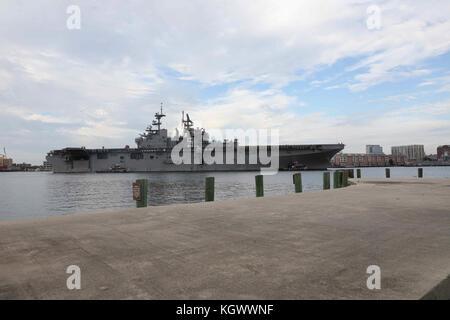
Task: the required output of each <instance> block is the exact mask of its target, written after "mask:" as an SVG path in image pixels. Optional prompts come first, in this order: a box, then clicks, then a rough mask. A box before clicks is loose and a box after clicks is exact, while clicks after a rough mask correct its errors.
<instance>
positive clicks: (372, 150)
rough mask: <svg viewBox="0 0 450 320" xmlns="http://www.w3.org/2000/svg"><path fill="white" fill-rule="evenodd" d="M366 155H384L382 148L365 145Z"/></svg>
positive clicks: (374, 145)
mask: <svg viewBox="0 0 450 320" xmlns="http://www.w3.org/2000/svg"><path fill="white" fill-rule="evenodd" d="M366 153H367V154H380V155H384V153H383V147H382V146H380V145H378V144H368V145H366Z"/></svg>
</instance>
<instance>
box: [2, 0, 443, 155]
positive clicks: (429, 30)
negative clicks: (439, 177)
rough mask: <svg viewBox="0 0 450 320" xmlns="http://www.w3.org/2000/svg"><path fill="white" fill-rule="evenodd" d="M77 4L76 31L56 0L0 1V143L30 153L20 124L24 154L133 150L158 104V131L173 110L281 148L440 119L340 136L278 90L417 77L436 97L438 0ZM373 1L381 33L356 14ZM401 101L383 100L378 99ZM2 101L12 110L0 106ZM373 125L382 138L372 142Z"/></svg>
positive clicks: (356, 86) (335, 121) (362, 86)
mask: <svg viewBox="0 0 450 320" xmlns="http://www.w3.org/2000/svg"><path fill="white" fill-rule="evenodd" d="M77 4H78V5H79V6H80V8H81V17H82V24H81V25H82V27H81V29H80V30H68V29H67V28H66V19H67V14H66V7H67V5H68V3H65V2H63V1H62V2H55V1H50V0H42V1H39V2H27V3H26V4H25V3H22V2H17V1H12V0H6V1H2V2H1V3H0V21H1V25H2V28H0V36H1V38H2V42H1V43H0V98H1V101H2V102H1V103H2V104H1V108H2V109H3V110H0V112H1V111H3V112H2V115H4V116H3V119H0V122H2V124H3V125H4V126H5V127H8V128H11V130H9V132H10V133H8V136H7V137H6V136H3V137H1V138H0V142H1V143H2V144H4V145H11V144H13V143H15V144H20V143H22V142H23V143H24V144H26V143H27V144H28V146H31V145H33V146H34V145H36V143H33V141H30V139H31V138H27V139H24V137H23V136H21V135H20V134H19V133H17V135H14V134H15V133H14V132H15V131H14V129H13V128H15V127H16V128H17V127H20V126H23V125H24V124H25V125H27V126H30V128H32V131H33V134H34V135H33V136H34V137H35V139H39V141H40V142H41V143H42V145H41V146H40V148H41V149H40V150H37V149H36V153H37V152H40V153H41V154H43V153H45V152H46V151H48V150H49V149H53V148H55V147H59V146H61V147H64V146H65V145H67V144H68V143H72V144H84V145H89V146H91V145H92V146H94V147H95V146H97V145H96V141H97V143H102V144H105V145H106V146H117V144H119V143H120V144H123V143H124V142H125V141H128V143H129V144H132V141H133V138H134V135H133V134H132V132H136V133H137V132H139V131H140V130H142V129H143V128H144V127H145V124H147V123H148V122H150V120H151V117H152V115H153V112H154V111H155V109H156V108H157V106H159V102H161V101H164V102H165V103H166V104H165V105H166V106H167V107H166V111H167V113H168V116H169V117H170V118H169V117H168V118H169V119H168V123H167V124H168V126H169V127H170V126H172V125H173V124H175V122H176V121H175V120H171V119H172V118H174V117H175V116H176V117H177V118H178V113H179V111H181V110H182V109H185V110H193V112H192V115H193V116H194V115H195V118H196V119H198V120H199V121H201V122H202V123H203V124H204V125H205V127H206V126H207V127H212V128H218V127H227V126H231V125H236V126H237V125H239V126H242V127H248V126H257V127H268V126H275V127H279V128H282V129H283V130H284V131H285V133H284V138H285V139H286V141H289V142H297V143H299V142H304V143H309V142H311V143H314V142H328V141H329V142H336V141H338V140H342V141H344V142H346V141H351V143H356V142H359V143H365V142H366V141H364V142H363V139H370V138H371V137H372V136H376V135H377V134H380V139H386V141H390V140H392V136H391V135H390V134H396V136H399V137H402V136H404V133H402V132H407V133H408V134H413V133H412V132H413V131H414V128H413V127H412V126H414V125H417V129H419V128H420V129H421V130H422V129H424V130H431V125H432V124H433V123H434V124H435V125H436V127H437V128H440V125H441V122H440V121H441V120H439V119H429V120H426V121H425V120H423V123H422V124H421V123H420V121H419V120H420V117H419V116H418V115H417V113H416V112H413V114H416V115H417V118H413V119H411V118H408V115H407V114H406V115H403V117H407V118H408V119H409V120H410V121H411V122H410V124H411V128H412V129H411V132H410V131H409V129H407V126H406V125H405V127H401V126H398V127H395V125H394V123H395V121H399V123H400V124H403V121H402V119H400V118H392V117H393V115H389V116H388V115H386V117H388V118H386V119H384V120H386V125H382V124H381V123H379V122H377V121H381V120H379V119H380V118H378V117H377V118H376V119H378V120H373V121H365V122H364V123H365V125H364V126H362V127H359V126H356V125H355V124H353V127H347V125H346V124H344V125H342V123H343V121H344V119H345V117H343V116H333V117H327V116H326V115H324V114H321V113H317V112H315V110H314V107H315V105H312V104H311V103H310V102H309V101H308V99H307V98H303V97H301V96H300V95H298V96H291V95H288V94H286V93H284V92H283V91H282V88H283V86H286V85H288V84H291V83H292V82H293V81H295V80H300V79H301V80H306V83H310V84H311V86H313V87H314V88H316V89H317V88H318V87H322V86H324V87H326V89H328V90H330V89H333V88H344V89H345V88H348V89H350V90H351V91H361V90H366V89H368V88H370V87H372V86H376V85H378V84H381V83H385V82H396V81H402V80H406V79H410V78H418V79H421V78H422V77H424V76H426V77H427V78H429V79H427V81H425V82H423V81H422V83H421V84H419V86H420V87H422V86H425V85H429V86H431V82H433V83H435V84H436V85H439V87H438V88H437V89H436V90H437V91H438V92H442V93H446V92H448V91H450V84H449V83H450V80H448V79H447V78H448V76H445V77H441V79H437V77H436V76H435V75H434V74H433V73H434V71H435V70H434V69H431V68H430V67H428V66H427V65H426V63H425V62H426V61H427V59H430V58H434V57H437V56H439V55H441V54H444V53H448V51H449V50H450V19H449V17H448V12H450V2H448V1H433V0H431V1H426V2H425V1H419V0H416V1H408V2H403V1H400V0H392V1H372V0H370V1H369V0H367V1H365V0H347V1H334V0H327V1H325V0H322V1H298V0H261V1H254V2H243V1H238V0H230V1H201V0H194V1H189V2H186V1H181V0H169V1H158V2H147V1H132V2H123V1H119V0H112V1H110V2H109V3H108V5H107V6H105V5H104V4H103V3H102V2H98V1H92V0H80V1H78V3H77ZM373 4H376V5H378V6H379V7H380V8H381V14H382V27H381V29H380V30H368V29H367V27H366V19H367V14H366V9H367V7H368V6H369V5H373ZM344 59H347V60H346V61H350V62H348V63H351V65H350V67H349V68H348V69H347V70H345V71H342V70H338V72H339V74H338V75H336V74H327V75H325V77H324V78H325V79H324V80H317V79H314V77H315V75H316V74H317V72H318V71H323V70H327V69H328V68H329V67H330V66H334V64H335V63H336V62H338V61H342V60H344ZM348 63H347V65H348ZM348 75H350V76H348ZM341 76H343V77H344V76H347V77H344V79H341V78H340V77H341ZM338 81H339V82H338ZM243 83H245V84H243ZM223 84H228V85H229V86H230V87H229V89H228V92H227V93H226V94H224V95H222V94H221V93H216V94H215V96H214V97H213V98H210V99H209V100H207V99H200V98H199V95H198V93H199V91H200V90H202V89H208V87H209V86H211V85H223ZM252 85H254V86H258V85H262V87H263V88H264V89H260V90H259V91H258V90H256V89H254V88H252V87H251V86H252ZM299 92H300V91H299ZM330 92H333V91H330ZM413 96H416V95H415V94H414V93H412V94H411V95H409V96H408V97H407V96H401V95H396V94H393V95H391V98H389V97H387V98H385V99H386V100H385V101H388V100H389V99H390V100H389V101H396V102H400V101H408V100H413V98H412V97H413ZM304 100H305V101H308V107H307V108H304V109H301V110H300V111H301V112H302V115H301V116H299V115H298V114H297V111H296V110H295V109H299V108H300V107H304V106H305V101H304ZM6 106H8V107H6ZM10 106H21V107H20V108H13V109H14V110H13V111H11V107H10ZM338 107H339V106H336V109H341V110H344V111H345V108H344V107H342V108H338ZM443 108H444V109H445V107H443ZM433 110H434V112H439V111H437V110H438V109H436V108H434V109H433ZM442 112H445V110H444V111H442ZM394 120H395V121H394ZM379 126H381V127H383V128H385V127H386V128H388V129H386V130H385V129H383V130H381V131H380V132H381V133H379V132H378V131H379V129H378V127H379ZM424 126H425V127H424ZM428 126H429V127H428ZM345 128H348V129H349V132H350V133H351V134H350V133H347V132H346V131H345V130H344V129H345ZM389 128H391V129H389ZM399 128H401V130H400V129H399ZM55 130H58V131H57V132H58V133H59V134H58V135H57V136H54V137H53V139H54V140H52V139H49V136H50V133H49V131H51V132H55ZM396 130H400V131H401V132H399V131H396ZM402 130H403V131H402ZM355 132H357V133H355ZM384 132H390V133H389V135H388V134H384ZM397 134H399V135H397ZM355 135H356V137H355ZM418 138H419V137H418ZM127 139H128V140H127ZM44 143H45V144H44Z"/></svg>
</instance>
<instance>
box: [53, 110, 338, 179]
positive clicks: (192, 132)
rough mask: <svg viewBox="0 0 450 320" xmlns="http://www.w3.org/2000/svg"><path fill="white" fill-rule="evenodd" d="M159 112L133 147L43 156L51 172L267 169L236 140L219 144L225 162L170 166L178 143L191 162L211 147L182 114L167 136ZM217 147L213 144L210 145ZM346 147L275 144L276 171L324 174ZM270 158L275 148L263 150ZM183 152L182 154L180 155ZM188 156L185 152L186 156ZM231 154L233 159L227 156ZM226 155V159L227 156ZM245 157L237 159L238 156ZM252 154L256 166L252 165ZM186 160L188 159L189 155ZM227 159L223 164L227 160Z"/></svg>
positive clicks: (75, 149)
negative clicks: (183, 144) (174, 130)
mask: <svg viewBox="0 0 450 320" xmlns="http://www.w3.org/2000/svg"><path fill="white" fill-rule="evenodd" d="M165 116H166V115H165V114H164V113H163V110H162V106H161V109H160V111H159V112H157V113H155V120H153V122H152V125H149V126H148V127H147V128H146V130H145V132H144V133H142V134H140V136H139V137H137V138H136V139H135V142H136V148H130V147H129V146H125V148H112V149H111V148H101V149H86V148H85V147H68V148H64V149H61V150H52V151H50V152H49V153H48V154H47V157H46V158H47V161H48V162H49V163H50V164H51V165H52V168H53V172H54V173H85V172H86V173H88V172H92V173H94V172H97V173H102V172H173V171H184V172H187V171H189V172H190V171H195V172H196V171H200V172H201V171H257V170H261V169H262V168H264V167H268V165H267V164H263V162H262V161H261V159H260V158H259V156H258V151H259V149H260V148H261V147H262V146H259V145H258V146H248V145H240V144H239V141H238V139H233V140H230V141H227V140H223V141H220V142H219V148H221V149H222V148H223V150H220V151H222V157H223V160H224V161H217V162H215V163H207V162H206V161H204V159H203V156H202V157H201V158H200V161H197V162H196V161H187V162H186V163H174V161H173V159H172V158H173V157H172V151H173V150H174V148H176V146H177V145H179V144H180V143H181V142H182V141H187V143H188V145H189V147H190V148H189V149H188V150H190V153H191V155H190V159H194V158H195V157H196V156H195V153H196V152H197V153H198V150H199V149H200V154H202V155H203V153H202V151H204V150H205V149H206V148H208V145H209V144H210V143H211V141H209V135H208V134H207V133H206V131H205V129H203V128H194V122H193V121H192V120H191V119H190V117H189V114H187V113H186V118H185V115H184V112H183V115H182V120H181V121H182V123H181V124H182V130H181V131H182V132H181V134H179V131H178V130H177V133H176V134H175V136H174V137H170V136H169V135H168V133H167V129H163V128H161V126H162V121H161V120H162V118H163V117H165ZM198 135H200V136H201V137H202V139H201V143H200V145H198V144H197V145H196V144H194V143H193V141H194V137H195V136H198ZM213 142H214V144H215V146H217V145H218V142H217V141H213ZM343 148H344V145H343V144H341V143H339V144H308V145H277V153H278V168H277V169H279V170H323V169H326V168H327V167H329V165H330V160H331V158H332V157H333V156H334V155H335V154H336V153H338V152H339V151H341V150H342V149H343ZM267 149H268V153H271V152H272V149H273V146H267ZM185 150H186V149H184V151H183V152H186V151H185ZM188 152H189V151H188ZM230 152H232V153H233V154H232V155H230ZM227 153H228V155H227ZM239 154H240V155H243V156H242V157H239V156H238V155H239ZM253 154H255V155H256V160H257V161H256V162H255V161H251V160H252V159H255V158H252V155H253ZM188 158H189V156H188ZM225 160H226V161H225Z"/></svg>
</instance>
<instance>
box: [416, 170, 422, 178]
mask: <svg viewBox="0 0 450 320" xmlns="http://www.w3.org/2000/svg"><path fill="white" fill-rule="evenodd" d="M417 176H418V177H419V178H423V168H419V169H417Z"/></svg>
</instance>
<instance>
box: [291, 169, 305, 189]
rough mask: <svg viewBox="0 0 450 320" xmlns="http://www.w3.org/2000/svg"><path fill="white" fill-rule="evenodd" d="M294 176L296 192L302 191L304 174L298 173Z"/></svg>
mask: <svg viewBox="0 0 450 320" xmlns="http://www.w3.org/2000/svg"><path fill="white" fill-rule="evenodd" d="M293 178H294V184H295V193H299V192H302V191H303V190H302V174H301V173H296V174H294V176H293Z"/></svg>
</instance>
